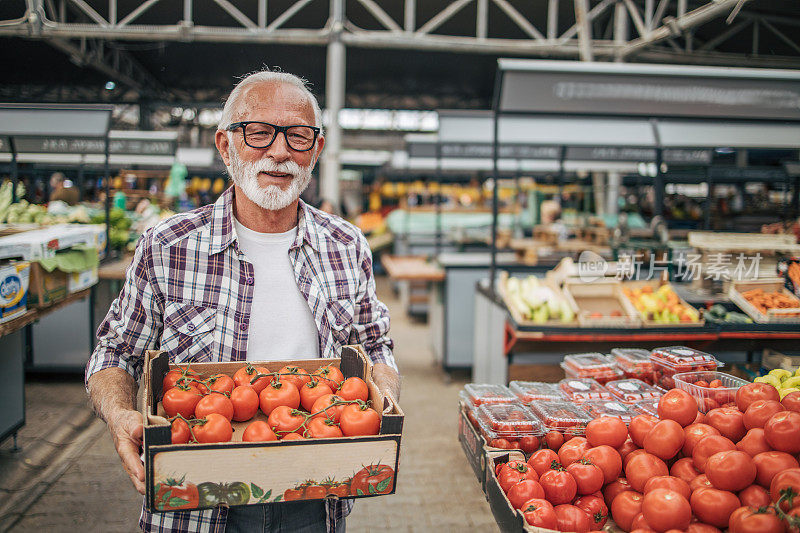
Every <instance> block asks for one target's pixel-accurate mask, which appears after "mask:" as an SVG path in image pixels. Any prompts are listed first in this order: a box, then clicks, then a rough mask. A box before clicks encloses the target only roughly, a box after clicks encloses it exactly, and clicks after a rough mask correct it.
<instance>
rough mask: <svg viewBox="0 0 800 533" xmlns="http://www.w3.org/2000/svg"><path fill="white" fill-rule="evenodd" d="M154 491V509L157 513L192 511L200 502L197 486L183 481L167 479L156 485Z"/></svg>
mask: <svg viewBox="0 0 800 533" xmlns="http://www.w3.org/2000/svg"><path fill="white" fill-rule="evenodd" d="M155 490H156V495H155V508H156V509H158V510H159V511H174V510H177V509H194V508H196V507H197V505H198V503H199V501H200V496H199V494H198V490H197V485H194V484H192V483H184V481H183V479H180V480H176V479H167V480H166V481H164V482H161V483H158V484H156V487H155Z"/></svg>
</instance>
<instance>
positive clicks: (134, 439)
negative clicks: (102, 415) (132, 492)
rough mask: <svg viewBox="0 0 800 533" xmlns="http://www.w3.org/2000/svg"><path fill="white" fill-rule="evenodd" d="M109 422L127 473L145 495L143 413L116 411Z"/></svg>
mask: <svg viewBox="0 0 800 533" xmlns="http://www.w3.org/2000/svg"><path fill="white" fill-rule="evenodd" d="M107 422H108V430H109V431H110V432H111V437H112V438H113V439H114V446H115V447H116V448H117V453H118V454H119V457H120V459H122V466H123V467H124V468H125V472H127V473H128V476H129V477H130V478H131V481H132V482H133V486H134V487H136V490H138V491H139V494H144V465H143V464H142V460H141V458H140V457H139V456H140V452H139V449H140V448H141V446H142V433H143V431H144V426H143V425H142V413H140V412H139V411H133V410H130V409H125V410H120V411H116V412H115V413H114V414H112V415H111V416H110V417H109V418H108V420H107Z"/></svg>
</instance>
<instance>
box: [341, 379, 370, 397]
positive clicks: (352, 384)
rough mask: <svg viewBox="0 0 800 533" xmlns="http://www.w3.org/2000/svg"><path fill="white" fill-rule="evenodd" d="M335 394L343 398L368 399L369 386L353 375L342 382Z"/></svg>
mask: <svg viewBox="0 0 800 533" xmlns="http://www.w3.org/2000/svg"><path fill="white" fill-rule="evenodd" d="M336 394H337V395H339V396H341V397H342V398H344V399H345V400H361V401H364V402H366V401H367V400H369V388H368V387H367V384H366V383H365V382H364V380H363V379H361V378H358V377H355V376H353V377H352V378H347V379H346V380H344V382H342V385H341V386H340V387H339V390H338V391H336Z"/></svg>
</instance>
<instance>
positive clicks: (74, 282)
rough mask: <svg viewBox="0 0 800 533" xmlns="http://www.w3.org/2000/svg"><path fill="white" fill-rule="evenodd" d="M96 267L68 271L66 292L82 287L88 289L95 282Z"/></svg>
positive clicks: (75, 290)
mask: <svg viewBox="0 0 800 533" xmlns="http://www.w3.org/2000/svg"><path fill="white" fill-rule="evenodd" d="M97 281H98V277H97V267H93V268H90V269H88V270H84V271H82V272H70V273H69V274H68V275H67V292H69V293H70V294H72V293H74V292H78V291H82V290H83V289H88V288H89V287H91V286H92V285H94V284H95V283H97Z"/></svg>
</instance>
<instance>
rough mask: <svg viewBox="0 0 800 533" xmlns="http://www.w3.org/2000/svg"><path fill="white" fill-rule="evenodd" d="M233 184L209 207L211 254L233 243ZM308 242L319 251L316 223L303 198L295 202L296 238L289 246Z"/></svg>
mask: <svg viewBox="0 0 800 533" xmlns="http://www.w3.org/2000/svg"><path fill="white" fill-rule="evenodd" d="M233 197H234V189H233V186H231V187H229V188H228V189H227V190H226V191H225V192H223V193H222V194H221V195H220V197H219V198H218V199H217V201H216V202H214V205H213V207H212V209H211V247H210V248H211V250H210V252H211V253H212V254H215V253H218V252H221V251H223V250H225V249H226V248H227V247H228V246H230V245H231V244H233V242H234V240H235V232H234V229H233ZM303 242H306V243H308V244H309V245H310V246H311V247H312V248H313V249H314V250H315V251H317V252H319V249H320V246H319V235H318V232H317V224H316V222H315V221H314V215H313V214H312V213H311V209H310V208H309V207H308V205H306V203H305V202H304V201H303V200H300V201H298V203H297V238H296V239H295V241H294V243H293V244H292V246H291V248H298V247H300V246H302V245H303Z"/></svg>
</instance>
